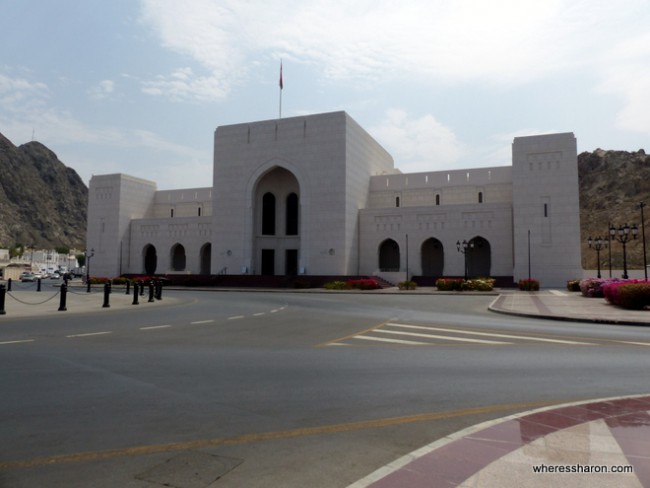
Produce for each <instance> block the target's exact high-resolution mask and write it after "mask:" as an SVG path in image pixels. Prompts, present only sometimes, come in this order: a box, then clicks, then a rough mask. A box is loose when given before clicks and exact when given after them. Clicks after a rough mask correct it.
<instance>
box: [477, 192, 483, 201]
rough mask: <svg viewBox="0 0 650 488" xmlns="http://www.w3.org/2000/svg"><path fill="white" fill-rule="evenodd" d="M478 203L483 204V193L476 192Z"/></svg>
mask: <svg viewBox="0 0 650 488" xmlns="http://www.w3.org/2000/svg"><path fill="white" fill-rule="evenodd" d="M478 203H483V192H482V191H480V192H478Z"/></svg>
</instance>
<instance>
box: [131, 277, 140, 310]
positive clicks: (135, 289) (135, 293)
mask: <svg viewBox="0 0 650 488" xmlns="http://www.w3.org/2000/svg"><path fill="white" fill-rule="evenodd" d="M131 305H140V303H139V302H138V282H137V281H135V282H134V283H133V303H132V304H131Z"/></svg>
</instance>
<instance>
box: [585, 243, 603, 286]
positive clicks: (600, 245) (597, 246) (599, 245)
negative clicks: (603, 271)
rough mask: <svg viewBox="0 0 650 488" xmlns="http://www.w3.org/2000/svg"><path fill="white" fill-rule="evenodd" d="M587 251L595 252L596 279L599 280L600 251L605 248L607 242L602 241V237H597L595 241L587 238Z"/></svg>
mask: <svg viewBox="0 0 650 488" xmlns="http://www.w3.org/2000/svg"><path fill="white" fill-rule="evenodd" d="M587 242H588V243H589V249H594V250H595V251H596V260H597V262H598V278H600V277H601V276H600V250H601V249H603V248H606V247H607V241H606V240H603V238H602V237H600V236H598V237H596V238H595V239H592V238H591V236H589V240H587Z"/></svg>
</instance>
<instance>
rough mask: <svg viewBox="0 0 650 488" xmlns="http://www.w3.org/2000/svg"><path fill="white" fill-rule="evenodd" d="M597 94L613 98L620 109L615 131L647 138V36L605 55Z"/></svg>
mask: <svg viewBox="0 0 650 488" xmlns="http://www.w3.org/2000/svg"><path fill="white" fill-rule="evenodd" d="M601 75H602V82H601V83H600V84H599V85H598V87H597V91H598V92H600V93H605V94H609V95H614V96H616V97H619V98H620V99H621V100H622V103H623V106H622V108H621V109H620V111H619V113H618V115H617V118H616V125H617V127H619V128H621V129H623V130H630V131H634V132H640V133H643V134H648V135H650V110H648V107H650V33H643V34H640V35H638V36H636V37H632V38H630V39H627V40H626V41H625V42H622V43H620V44H618V45H616V46H614V47H612V48H611V49H609V50H608V51H606V52H605V54H604V55H603V58H602V64H601Z"/></svg>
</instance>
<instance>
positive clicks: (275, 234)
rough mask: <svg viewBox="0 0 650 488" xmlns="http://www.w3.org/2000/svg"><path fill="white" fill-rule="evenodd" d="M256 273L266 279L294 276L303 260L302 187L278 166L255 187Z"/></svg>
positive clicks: (254, 237) (262, 177) (290, 173)
mask: <svg viewBox="0 0 650 488" xmlns="http://www.w3.org/2000/svg"><path fill="white" fill-rule="evenodd" d="M253 191H254V194H253V201H254V209H253V215H254V218H253V239H254V245H253V249H254V259H255V264H254V267H255V270H256V272H257V273H259V274H263V275H276V274H277V275H282V274H284V275H293V274H296V273H297V272H298V269H299V264H298V263H299V259H300V184H299V183H298V179H297V178H296V176H295V175H294V174H293V173H292V172H291V171H289V170H287V169H285V168H283V167H280V166H275V167H273V168H272V169H270V170H269V171H267V172H266V173H264V174H263V175H262V176H261V177H260V178H259V180H258V181H257V183H256V185H255V187H254V190H253Z"/></svg>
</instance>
